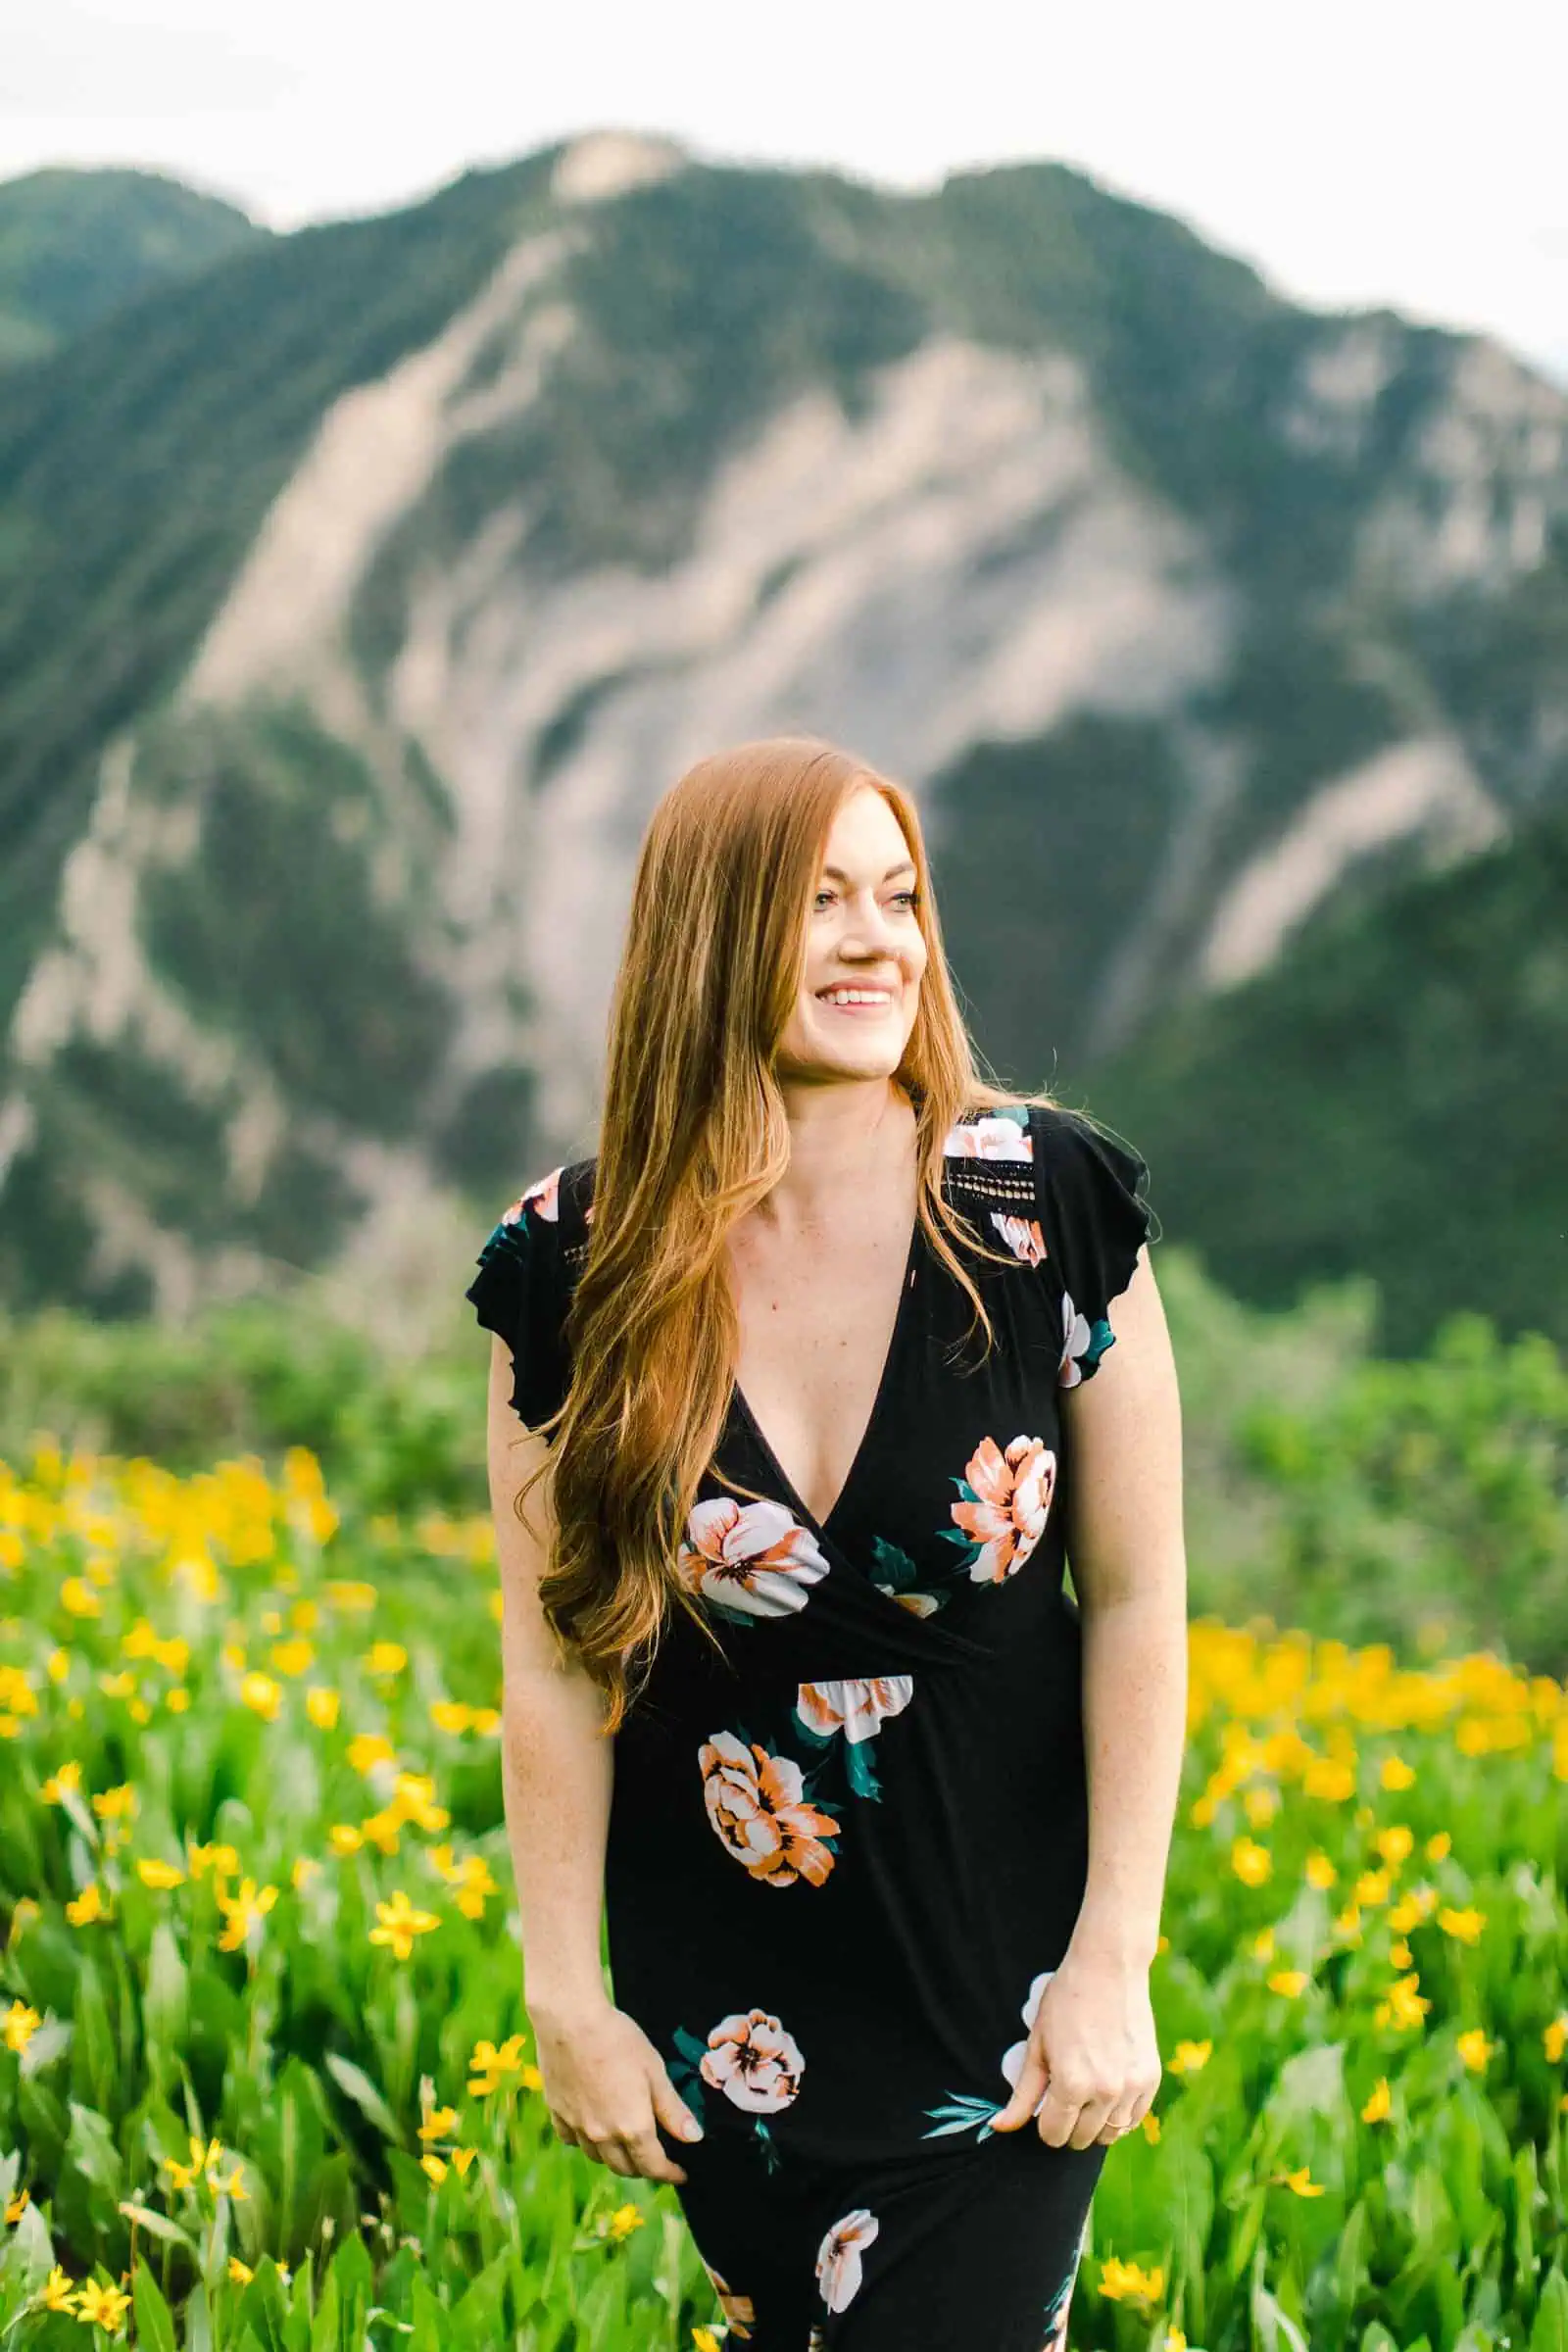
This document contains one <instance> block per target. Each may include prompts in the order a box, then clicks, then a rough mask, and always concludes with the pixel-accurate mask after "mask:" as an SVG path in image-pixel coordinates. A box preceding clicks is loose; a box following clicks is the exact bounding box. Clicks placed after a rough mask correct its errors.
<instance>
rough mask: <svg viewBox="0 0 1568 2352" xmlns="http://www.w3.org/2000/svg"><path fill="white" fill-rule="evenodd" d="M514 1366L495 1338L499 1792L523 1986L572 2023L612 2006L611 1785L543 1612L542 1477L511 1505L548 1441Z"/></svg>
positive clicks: (584, 1679) (582, 1680)
mask: <svg viewBox="0 0 1568 2352" xmlns="http://www.w3.org/2000/svg"><path fill="white" fill-rule="evenodd" d="M512 1378H513V1375H512V1357H511V1354H510V1353H509V1351H508V1349H507V1347H506V1344H505V1342H504V1341H502V1340H500V1339H493V1340H492V1345H491V1351H490V1398H489V1420H488V1443H487V1451H488V1456H489V1466H490V1505H491V1509H492V1511H493V1513H494V1515H495V1523H496V1550H497V1554H498V1559H499V1565H500V1571H501V1596H502V1619H501V1663H502V1702H501V1722H502V1731H501V1785H502V1792H503V1796H504V1799H505V1803H506V1813H507V1836H508V1840H509V1842H510V1844H511V1848H512V1867H513V1872H514V1875H515V1879H516V1883H517V1908H518V1912H519V1914H520V1917H521V1920H522V1948H523V1983H524V1991H525V1996H526V1999H527V2003H528V2010H529V2014H530V2016H531V2017H532V2018H533V2019H534V2022H535V2024H536V2025H537V2024H538V2023H539V2022H540V2020H541V2018H542V2017H544V2016H545V2015H547V2014H548V2015H551V2016H556V2015H570V2014H574V2013H578V2012H581V2011H583V2010H584V2009H589V2008H592V2007H594V2006H595V2005H596V2004H603V2003H606V2002H607V2001H608V1999H609V1995H608V1993H607V1992H606V1989H605V1979H604V1970H603V1967H602V1965H601V1961H600V1924H601V1917H602V1913H603V1908H604V1875H605V1840H606V1836H607V1834H608V1831H609V1826H610V1800H611V1790H612V1787H613V1774H614V1747H613V1741H612V1740H607V1739H605V1738H603V1737H602V1735H601V1730H600V1727H601V1725H602V1723H603V1721H604V1702H603V1698H602V1695H601V1692H600V1690H599V1687H598V1685H597V1684H596V1683H595V1682H593V1680H592V1679H591V1678H590V1677H589V1676H588V1675H587V1674H586V1673H585V1672H584V1671H583V1669H582V1668H581V1667H580V1666H577V1665H573V1664H570V1663H567V1662H565V1661H564V1660H563V1658H562V1656H561V1655H560V1653H559V1651H558V1648H557V1643H556V1640H555V1636H554V1635H553V1634H552V1632H551V1630H550V1627H549V1625H548V1624H547V1622H546V1620H545V1616H544V1612H543V1610H542V1609H541V1608H540V1606H539V1579H540V1577H541V1576H542V1574H543V1573H544V1567H545V1561H546V1558H547V1556H548V1546H549V1542H550V1536H551V1532H552V1528H553V1524H554V1501H553V1495H552V1473H551V1472H550V1471H549V1470H548V1469H547V1470H546V1472H545V1475H544V1477H543V1478H542V1479H541V1480H540V1481H539V1483H538V1485H537V1486H535V1487H534V1488H532V1489H531V1491H530V1492H529V1495H528V1496H527V1499H526V1502H525V1503H524V1505H523V1507H524V1509H525V1510H526V1511H527V1514H528V1517H529V1519H530V1520H531V1522H532V1524H533V1526H534V1528H535V1529H536V1530H537V1531H538V1533H537V1538H536V1537H535V1536H533V1535H530V1534H529V1532H528V1529H527V1528H526V1527H525V1526H524V1525H523V1523H522V1521H521V1520H520V1519H519V1518H518V1517H517V1514H516V1511H515V1508H514V1503H515V1496H516V1494H517V1491H518V1489H519V1488H520V1487H521V1485H522V1484H523V1481H524V1480H525V1479H526V1478H527V1477H528V1476H529V1475H530V1474H531V1473H532V1471H533V1468H534V1465H535V1463H536V1462H537V1461H538V1460H539V1459H540V1457H541V1456H542V1455H544V1456H548V1453H549V1446H548V1444H547V1442H546V1440H545V1439H543V1438H541V1437H538V1436H536V1435H535V1434H534V1432H533V1431H532V1430H529V1429H526V1428H525V1427H524V1426H523V1424H522V1422H521V1421H519V1420H518V1418H517V1415H516V1414H515V1412H514V1411H513V1408H512Z"/></svg>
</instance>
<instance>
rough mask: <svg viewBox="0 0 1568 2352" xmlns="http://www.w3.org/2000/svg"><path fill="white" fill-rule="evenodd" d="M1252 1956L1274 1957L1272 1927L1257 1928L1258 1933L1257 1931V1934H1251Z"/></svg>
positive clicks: (1257, 1957) (1260, 1957) (1269, 1958)
mask: <svg viewBox="0 0 1568 2352" xmlns="http://www.w3.org/2000/svg"><path fill="white" fill-rule="evenodd" d="M1252 1957H1253V1959H1254V1960H1272V1959H1273V1957H1274V1931H1273V1929H1272V1928H1261V1929H1259V1931H1258V1933H1257V1934H1256V1935H1255V1936H1253V1938H1252Z"/></svg>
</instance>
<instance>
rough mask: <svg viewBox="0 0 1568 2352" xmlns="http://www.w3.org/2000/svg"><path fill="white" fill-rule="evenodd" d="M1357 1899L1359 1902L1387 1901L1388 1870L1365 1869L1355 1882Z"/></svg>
mask: <svg viewBox="0 0 1568 2352" xmlns="http://www.w3.org/2000/svg"><path fill="white" fill-rule="evenodd" d="M1355 1899H1356V1901H1357V1902H1358V1903H1386V1902H1387V1901H1388V1899H1389V1874H1388V1872H1387V1870H1363V1871H1362V1873H1361V1875H1360V1877H1359V1878H1358V1879H1357V1880H1356V1882H1355Z"/></svg>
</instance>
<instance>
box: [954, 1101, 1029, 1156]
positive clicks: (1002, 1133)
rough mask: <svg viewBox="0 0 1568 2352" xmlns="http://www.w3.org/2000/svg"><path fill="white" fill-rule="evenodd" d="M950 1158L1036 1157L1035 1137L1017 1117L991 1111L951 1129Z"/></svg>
mask: <svg viewBox="0 0 1568 2352" xmlns="http://www.w3.org/2000/svg"><path fill="white" fill-rule="evenodd" d="M942 1151H943V1156H944V1157H945V1158H947V1159H1033V1158H1034V1155H1035V1139H1034V1137H1033V1135H1032V1134H1031V1132H1030V1130H1029V1129H1028V1128H1027V1127H1025V1126H1020V1125H1019V1123H1018V1121H1017V1120H1016V1119H1009V1118H1005V1117H1003V1116H1002V1115H1001V1114H1000V1113H998V1112H995V1111H988V1112H985V1113H983V1114H982V1116H981V1117H979V1118H977V1119H973V1120H969V1121H966V1122H960V1123H959V1124H958V1125H957V1126H956V1127H951V1128H950V1129H949V1130H948V1140H947V1142H946V1143H945V1144H944V1145H943V1147H942Z"/></svg>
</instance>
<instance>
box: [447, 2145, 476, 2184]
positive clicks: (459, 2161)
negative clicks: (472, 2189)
mask: <svg viewBox="0 0 1568 2352" xmlns="http://www.w3.org/2000/svg"><path fill="white" fill-rule="evenodd" d="M478 2153H479V2151H478V2149H477V2148H454V2149H453V2151H452V2161H453V2163H454V2164H455V2165H456V2166H457V2168H458V2175H459V2178H460V2179H461V2178H462V2176H463V2175H464V2174H465V2173H466V2171H467V2169H468V2167H469V2165H470V2164H471V2163H472V2162H473V2160H474V2158H475V2156H477V2154H478Z"/></svg>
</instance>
